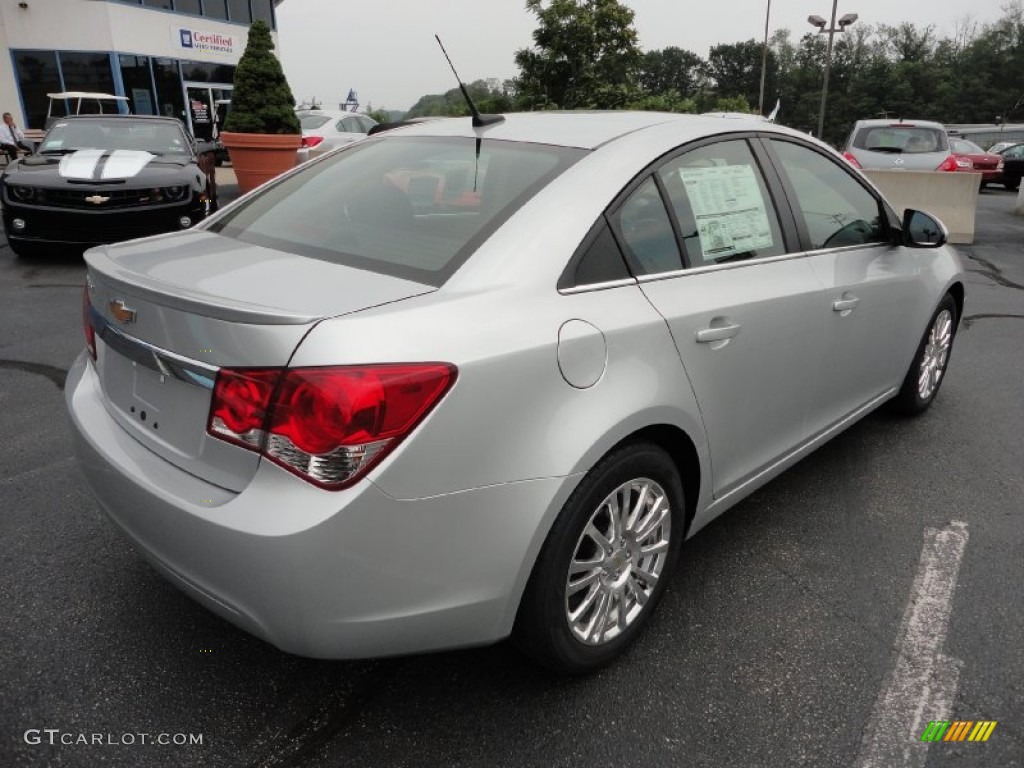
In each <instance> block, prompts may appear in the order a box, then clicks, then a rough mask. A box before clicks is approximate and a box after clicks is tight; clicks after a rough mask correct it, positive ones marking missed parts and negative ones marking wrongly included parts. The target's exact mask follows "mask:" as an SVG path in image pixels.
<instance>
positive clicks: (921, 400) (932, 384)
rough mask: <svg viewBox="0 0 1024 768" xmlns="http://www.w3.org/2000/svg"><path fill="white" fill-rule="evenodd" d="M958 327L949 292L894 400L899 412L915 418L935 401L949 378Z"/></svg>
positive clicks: (941, 302)
mask: <svg viewBox="0 0 1024 768" xmlns="http://www.w3.org/2000/svg"><path fill="white" fill-rule="evenodd" d="M956 327H957V317H956V302H955V301H954V300H953V297H952V296H950V295H949V294H948V293H947V294H946V295H945V296H943V297H942V301H940V302H939V306H938V307H937V308H936V309H935V312H934V314H933V315H932V319H931V320H930V321H929V322H928V328H927V330H925V332H924V336H923V337H922V338H921V343H920V344H918V345H917V352H915V353H914V362H912V363H911V364H910V370H909V371H907V375H906V377H905V378H904V379H903V386H902V387H901V388H900V392H899V394H898V395H897V396H896V397H895V398H894V399H893V401H892V404H893V408H894V409H895V410H896V412H897V413H902V414H903V415H905V416H916V415H918V414H921V413H924V412H925V411H926V410H928V407H929V406H930V405H931V404H932V401H933V400H935V396H936V395H937V394H938V393H939V387H940V386H941V385H942V381H943V379H945V378H946V376H945V374H946V368H947V366H948V365H949V354H950V352H952V350H953V340H954V338H955V337H956Z"/></svg>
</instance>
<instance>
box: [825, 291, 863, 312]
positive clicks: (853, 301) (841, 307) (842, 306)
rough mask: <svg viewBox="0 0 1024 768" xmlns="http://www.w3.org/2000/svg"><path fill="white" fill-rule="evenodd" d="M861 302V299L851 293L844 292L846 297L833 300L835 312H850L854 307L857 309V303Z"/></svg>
mask: <svg viewBox="0 0 1024 768" xmlns="http://www.w3.org/2000/svg"><path fill="white" fill-rule="evenodd" d="M858 304H860V299H858V298H857V297H856V296H851V295H850V294H844V298H842V299H836V300H835V301H833V302H832V311H833V312H849V311H850V310H852V309H856V308H857V305H858Z"/></svg>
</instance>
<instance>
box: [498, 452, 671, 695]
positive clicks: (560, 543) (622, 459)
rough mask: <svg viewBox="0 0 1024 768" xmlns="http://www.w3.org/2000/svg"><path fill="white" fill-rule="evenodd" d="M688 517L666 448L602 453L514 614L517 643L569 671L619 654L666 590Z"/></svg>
mask: <svg viewBox="0 0 1024 768" xmlns="http://www.w3.org/2000/svg"><path fill="white" fill-rule="evenodd" d="M684 517H685V516H684V514H683V487H682V481H681V480H680V478H679V473H678V471H677V470H676V467H675V464H674V463H673V461H672V459H671V458H669V456H668V454H667V453H665V451H664V450H662V449H661V448H659V447H658V446H656V445H653V444H651V443H633V444H629V445H626V446H623V447H621V448H619V449H617V450H615V451H613V452H612V453H610V454H609V455H608V456H606V457H605V458H604V459H602V460H601V462H600V463H598V464H597V466H595V467H594V468H593V469H592V470H591V471H590V472H589V473H588V474H587V476H586V477H584V478H583V481H582V482H581V483H580V485H579V487H578V488H577V489H576V490H575V491H574V492H573V494H572V496H570V497H569V500H568V501H567V502H566V503H565V506H564V507H563V508H562V511H561V512H560V513H559V515H558V518H557V519H556V520H555V524H554V525H553V526H552V528H551V532H550V533H549V534H548V538H547V540H546V541H545V543H544V546H543V548H542V549H541V553H540V556H539V557H538V558H537V563H536V564H535V566H534V569H533V573H532V574H531V576H530V580H529V582H528V584H527V586H526V591H525V593H524V595H523V600H522V603H521V604H520V606H519V614H518V616H517V617H516V625H515V629H514V630H513V639H514V641H515V642H516V644H517V645H518V646H519V647H520V648H521V649H522V650H523V651H524V652H526V653H527V654H528V655H529V656H531V657H532V658H533V659H534V660H536V661H537V662H538V663H540V664H541V665H543V666H545V667H547V668H548V669H551V670H553V671H555V672H559V673H563V674H571V675H579V674H584V673H586V672H590V671H592V670H594V669H597V668H598V667H601V666H603V665H605V664H607V663H609V662H610V661H612V660H613V659H614V658H615V657H616V656H618V655H619V654H620V653H622V652H623V651H624V650H625V649H626V647H627V646H628V645H629V644H630V643H632V642H633V640H634V639H635V638H636V636H637V634H638V633H639V632H640V630H641V628H642V627H643V625H644V624H645V623H646V622H647V620H648V619H649V618H650V616H651V614H652V613H653V612H654V609H655V607H656V606H657V604H658V601H659V600H660V599H661V596H662V594H663V593H664V591H665V587H666V584H667V583H668V577H669V575H670V574H671V573H672V570H673V568H674V566H675V563H676V560H677V558H678V555H679V547H680V545H681V543H682V539H683V536H684V530H683V526H684Z"/></svg>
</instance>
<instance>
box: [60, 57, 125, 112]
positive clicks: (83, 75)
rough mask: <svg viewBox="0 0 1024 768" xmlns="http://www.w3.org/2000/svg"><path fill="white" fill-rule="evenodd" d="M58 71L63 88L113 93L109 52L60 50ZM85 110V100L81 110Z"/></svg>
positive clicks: (112, 76)
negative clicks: (70, 51)
mask: <svg viewBox="0 0 1024 768" xmlns="http://www.w3.org/2000/svg"><path fill="white" fill-rule="evenodd" d="M59 56H60V71H61V74H62V75H63V76H64V90H66V91H88V92H90V93H109V94H113V93H114V75H113V73H112V72H111V71H110V54H107V53H67V52H65V51H61V52H60V54H59ZM85 110H86V105H85V102H83V103H82V111H85Z"/></svg>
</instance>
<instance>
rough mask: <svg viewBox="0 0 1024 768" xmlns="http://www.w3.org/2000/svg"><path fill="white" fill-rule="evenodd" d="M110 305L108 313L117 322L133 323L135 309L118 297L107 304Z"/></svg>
mask: <svg viewBox="0 0 1024 768" xmlns="http://www.w3.org/2000/svg"><path fill="white" fill-rule="evenodd" d="M107 306H108V307H110V314H112V315H113V316H114V317H115V318H116V319H117V322H119V323H134V322H135V310H134V309H131V308H130V307H127V306H125V303H124V302H123V301H121V300H120V299H118V300H117V301H112V302H110V304H108V305H107Z"/></svg>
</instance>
